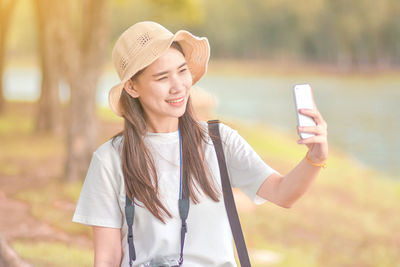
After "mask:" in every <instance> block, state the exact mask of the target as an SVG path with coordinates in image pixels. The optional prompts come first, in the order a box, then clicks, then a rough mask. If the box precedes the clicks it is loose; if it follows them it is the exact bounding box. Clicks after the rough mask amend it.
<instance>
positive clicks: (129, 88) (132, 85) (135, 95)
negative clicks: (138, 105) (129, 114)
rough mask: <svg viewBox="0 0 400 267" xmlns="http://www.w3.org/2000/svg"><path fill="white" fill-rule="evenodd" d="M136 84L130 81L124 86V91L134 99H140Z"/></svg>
mask: <svg viewBox="0 0 400 267" xmlns="http://www.w3.org/2000/svg"><path fill="white" fill-rule="evenodd" d="M135 86H136V85H135V83H134V82H133V81H132V80H131V79H129V80H128V81H127V82H126V83H125V84H124V89H125V91H126V92H127V93H128V94H129V95H130V96H131V97H133V98H138V97H139V93H138V91H137V90H136V88H135Z"/></svg>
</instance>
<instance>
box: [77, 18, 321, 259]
mask: <svg viewBox="0 0 400 267" xmlns="http://www.w3.org/2000/svg"><path fill="white" fill-rule="evenodd" d="M208 60H209V45H208V41H207V39H206V38H198V37H195V36H193V35H192V34H190V33H189V32H187V31H178V32H177V33H176V34H175V35H174V34H172V33H171V32H169V31H168V30H167V29H165V28H164V27H163V26H161V25H159V24H157V23H154V22H140V23H137V24H135V25H133V26H131V27H130V28H129V29H127V30H126V31H125V32H124V33H123V34H122V35H121V36H120V38H119V39H118V41H117V42H116V44H115V47H114V50H113V62H114V65H115V67H116V69H117V72H118V74H119V77H120V79H121V82H120V83H119V84H118V85H116V86H114V87H113V88H112V89H111V91H110V95H109V102H110V106H111V109H112V110H113V111H114V112H115V113H116V114H117V115H119V116H122V117H123V118H124V122H125V125H124V130H123V131H122V133H121V134H119V135H117V136H115V137H114V138H113V139H112V140H110V141H109V142H106V143H105V144H103V145H102V146H101V147H99V148H98V150H96V151H95V152H94V154H93V158H92V162H91V164H90V167H89V170H88V173H87V177H86V179H85V182H84V185H83V188H82V192H81V196H80V199H79V202H78V205H77V208H76V211H75V214H74V218H73V221H75V222H79V223H83V224H87V225H91V226H92V227H93V233H94V250H95V266H128V265H129V261H130V260H129V255H128V254H129V253H128V243H127V232H128V226H127V221H126V218H125V204H126V201H128V203H129V202H130V201H131V200H133V203H134V204H133V206H134V207H135V211H134V223H133V241H134V246H135V251H136V260H135V261H134V263H133V264H134V265H135V266H136V265H138V266H149V263H150V262H151V261H152V260H153V263H154V261H155V259H158V258H159V257H165V258H167V259H168V260H170V261H171V262H178V259H179V258H180V256H181V255H180V251H181V249H183V246H182V245H181V239H180V237H181V235H180V233H181V230H182V222H183V221H181V218H180V214H179V207H178V201H177V200H178V199H182V198H185V197H186V198H189V199H190V203H191V205H190V211H189V215H188V218H187V228H188V232H187V235H186V239H185V243H184V250H183V258H184V262H183V266H236V263H235V259H234V252H233V246H232V237H231V230H230V226H229V221H228V218H227V215H226V212H225V207H224V203H223V201H222V194H221V185H220V176H219V169H218V163H217V158H216V154H215V151H214V147H213V145H212V142H211V141H210V137H209V134H208V131H207V124H206V123H205V122H199V121H197V120H196V119H195V116H194V114H193V110H192V106H191V99H190V88H191V86H192V85H193V84H195V83H196V82H197V81H198V80H199V79H200V78H201V77H202V76H203V75H204V74H205V72H206V70H207V64H208ZM301 113H303V114H305V115H308V116H311V117H312V118H313V119H314V120H315V121H316V123H317V126H316V127H307V128H299V129H298V131H299V132H310V133H314V134H315V136H314V137H310V138H307V139H302V140H300V141H299V143H301V144H306V145H307V147H308V149H309V150H308V153H307V156H306V158H305V159H303V160H301V162H300V163H299V164H298V165H297V166H296V167H295V168H294V169H293V170H292V171H291V172H290V173H289V174H287V175H285V176H282V175H281V174H279V173H278V172H277V171H275V170H274V169H272V168H271V167H269V166H268V165H267V164H266V163H265V162H263V161H262V160H261V158H260V157H259V156H258V155H257V154H256V153H255V152H254V150H253V149H252V148H251V147H250V145H249V144H248V143H247V142H246V141H245V140H244V139H243V138H242V137H241V136H240V135H239V134H238V133H237V131H235V130H232V129H231V128H229V127H228V126H226V125H224V124H221V125H220V133H221V140H222V142H223V148H224V154H225V157H226V161H227V167H228V171H229V175H230V179H231V182H232V186H234V187H238V188H240V189H241V190H242V191H243V192H245V193H246V194H247V195H248V196H249V197H250V198H251V199H253V200H258V201H259V200H264V201H265V200H268V201H271V202H273V203H275V204H277V205H279V206H282V207H285V208H289V207H291V206H292V205H293V203H294V202H295V201H296V200H297V199H299V197H300V196H302V195H303V194H304V193H305V191H306V190H307V188H308V187H309V186H310V184H311V183H312V181H313V180H314V179H315V177H316V176H317V175H318V172H319V170H320V168H321V166H322V165H323V163H324V162H325V161H326V159H327V156H328V142H327V124H326V123H325V121H324V120H323V118H322V116H321V114H320V113H319V112H318V110H317V109H316V108H315V109H313V110H303V111H301ZM183 166H184V167H183ZM126 195H127V196H129V199H127V200H126ZM128 206H129V205H128ZM140 264H142V265H140ZM146 264H148V265H146Z"/></svg>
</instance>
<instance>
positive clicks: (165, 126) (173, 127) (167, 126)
mask: <svg viewBox="0 0 400 267" xmlns="http://www.w3.org/2000/svg"><path fill="white" fill-rule="evenodd" d="M178 122H179V120H178V118H174V119H171V120H164V121H157V122H155V121H151V120H147V122H146V123H147V131H148V132H151V133H171V132H176V131H178Z"/></svg>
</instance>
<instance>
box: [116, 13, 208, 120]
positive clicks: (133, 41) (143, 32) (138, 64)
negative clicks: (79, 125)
mask: <svg viewBox="0 0 400 267" xmlns="http://www.w3.org/2000/svg"><path fill="white" fill-rule="evenodd" d="M174 41H177V42H179V44H180V45H181V47H182V50H183V53H184V54H185V59H186V63H187V65H188V67H189V70H190V72H191V74H192V78H193V84H195V83H196V82H197V81H198V80H199V79H200V78H201V77H202V76H203V75H204V74H205V73H206V71H207V64H208V60H209V58H210V45H209V43H208V40H207V38H205V37H202V38H199V37H196V36H194V35H192V34H191V33H190V32H188V31H184V30H180V31H178V32H177V33H175V34H173V33H171V32H170V31H169V30H167V29H166V28H165V27H163V26H161V25H160V24H158V23H155V22H151V21H143V22H139V23H136V24H134V25H132V26H131V27H129V28H128V29H127V30H126V31H125V32H123V33H122V35H121V36H120V37H119V39H118V40H117V42H116V43H115V46H114V49H113V51H112V61H113V63H114V67H115V69H116V70H117V72H118V75H119V78H120V79H121V82H120V83H119V84H117V85H115V86H114V87H112V88H111V90H110V93H109V96H108V101H109V103H110V107H111V109H112V110H113V111H114V112H115V113H116V114H117V115H118V116H122V113H121V110H120V108H119V104H118V103H119V98H120V96H121V92H122V89H123V87H124V84H125V83H126V82H127V81H128V80H129V79H130V78H131V77H132V76H133V75H135V74H136V73H137V72H138V71H140V70H142V69H143V68H145V67H147V66H149V65H150V64H151V63H153V62H154V61H155V60H156V59H158V58H159V57H160V56H162V55H163V54H164V53H165V52H166V51H167V50H168V48H169V47H170V46H171V44H172V42H174Z"/></svg>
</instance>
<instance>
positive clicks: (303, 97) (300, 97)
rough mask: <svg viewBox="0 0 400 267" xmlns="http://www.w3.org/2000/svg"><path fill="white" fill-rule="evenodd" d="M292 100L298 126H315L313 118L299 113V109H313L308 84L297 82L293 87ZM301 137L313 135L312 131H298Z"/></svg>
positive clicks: (311, 94) (311, 95)
mask: <svg viewBox="0 0 400 267" xmlns="http://www.w3.org/2000/svg"><path fill="white" fill-rule="evenodd" d="M293 95H294V102H295V105H296V114H297V123H298V125H299V126H315V125H316V123H315V121H314V120H313V118H311V117H309V116H306V115H303V114H300V113H299V109H302V108H307V109H313V108H314V105H313V93H312V89H311V86H310V85H309V84H297V85H295V86H294V87H293ZM299 135H300V137H301V138H302V139H304V138H309V137H312V136H314V135H315V134H313V133H300V134H299Z"/></svg>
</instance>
